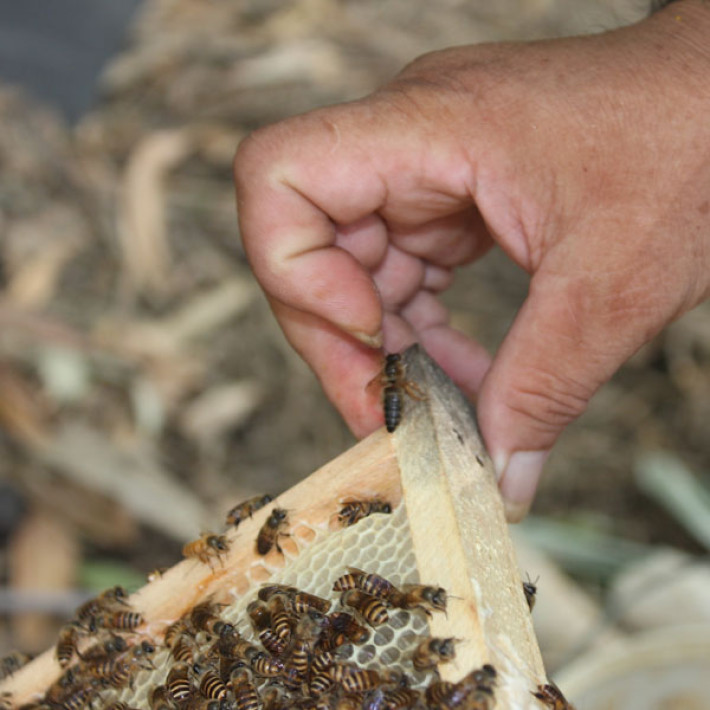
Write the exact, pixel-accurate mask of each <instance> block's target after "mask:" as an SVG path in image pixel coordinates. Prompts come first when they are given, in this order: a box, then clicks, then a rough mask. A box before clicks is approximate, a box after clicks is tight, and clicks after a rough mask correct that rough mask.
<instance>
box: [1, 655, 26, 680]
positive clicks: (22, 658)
mask: <svg viewBox="0 0 710 710" xmlns="http://www.w3.org/2000/svg"><path fill="white" fill-rule="evenodd" d="M31 660H32V657H31V656H28V655H27V654H26V653H21V652H20V651H12V652H11V653H8V654H7V656H3V658H1V659H0V680H2V679H3V678H7V677H8V676H11V675H12V674H13V673H14V672H15V671H17V670H19V669H20V668H22V666H24V665H26V664H27V663H29V661H31Z"/></svg>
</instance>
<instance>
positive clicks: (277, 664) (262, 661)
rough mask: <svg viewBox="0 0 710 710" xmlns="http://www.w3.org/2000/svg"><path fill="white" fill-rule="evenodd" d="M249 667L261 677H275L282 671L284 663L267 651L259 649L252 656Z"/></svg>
mask: <svg viewBox="0 0 710 710" xmlns="http://www.w3.org/2000/svg"><path fill="white" fill-rule="evenodd" d="M251 667H252V670H253V671H254V673H256V674H257V675H260V676H262V677H263V678H275V677H277V676H280V675H281V674H282V673H283V670H284V663H283V661H281V660H279V659H278V658H274V657H273V656H270V655H269V654H268V653H264V652H263V651H259V653H257V654H255V655H254V656H253V657H252V659H251Z"/></svg>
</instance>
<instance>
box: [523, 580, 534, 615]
mask: <svg viewBox="0 0 710 710" xmlns="http://www.w3.org/2000/svg"><path fill="white" fill-rule="evenodd" d="M523 594H524V595H525V601H526V602H527V603H528V609H530V611H532V610H533V607H534V606H535V599H536V595H537V580H535V581H534V582H532V581H531V580H530V578H528V581H527V582H523Z"/></svg>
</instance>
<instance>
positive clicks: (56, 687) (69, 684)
mask: <svg viewBox="0 0 710 710" xmlns="http://www.w3.org/2000/svg"><path fill="white" fill-rule="evenodd" d="M80 683H81V679H79V678H77V676H76V674H75V672H74V671H73V670H72V669H71V668H70V669H69V670H68V671H64V673H62V675H60V676H59V678H57V680H55V681H54V683H52V684H51V685H50V686H49V688H47V691H46V693H45V694H44V700H45V702H46V703H48V704H49V705H58V704H59V703H61V702H62V700H63V699H64V698H66V697H67V696H69V695H71V694H72V693H73V692H74V691H75V690H77V688H78V687H79V684H80Z"/></svg>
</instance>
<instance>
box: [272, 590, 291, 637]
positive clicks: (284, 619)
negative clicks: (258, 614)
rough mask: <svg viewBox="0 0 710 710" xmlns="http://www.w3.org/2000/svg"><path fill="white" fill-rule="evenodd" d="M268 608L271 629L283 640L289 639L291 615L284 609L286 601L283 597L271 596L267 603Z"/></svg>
mask: <svg viewBox="0 0 710 710" xmlns="http://www.w3.org/2000/svg"><path fill="white" fill-rule="evenodd" d="M267 609H268V610H269V625H270V629H271V631H273V632H274V634H276V636H278V637H279V638H280V639H284V640H285V641H288V640H290V638H291V631H292V622H291V615H290V613H289V612H288V610H287V609H286V603H285V602H284V599H283V597H281V596H275V597H272V598H271V599H270V600H269V602H268V604H267Z"/></svg>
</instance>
